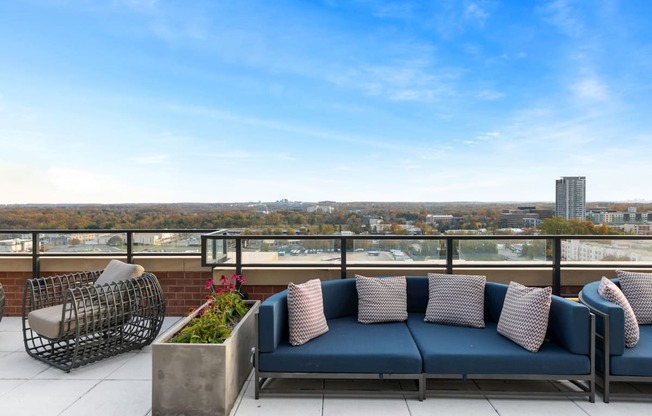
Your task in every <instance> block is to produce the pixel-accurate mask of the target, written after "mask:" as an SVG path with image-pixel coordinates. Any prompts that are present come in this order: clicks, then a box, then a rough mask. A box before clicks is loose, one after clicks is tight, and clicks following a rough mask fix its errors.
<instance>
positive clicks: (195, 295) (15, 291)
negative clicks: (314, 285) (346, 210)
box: [0, 271, 287, 316]
mask: <svg viewBox="0 0 652 416" xmlns="http://www.w3.org/2000/svg"><path fill="white" fill-rule="evenodd" d="M65 273H70V271H63V272H61V271H60V272H54V271H48V272H47V273H41V275H42V276H52V275H57V274H65ZM154 274H155V275H156V277H157V278H158V280H159V282H160V283H161V287H162V288H163V294H164V295H165V299H166V301H167V311H166V315H168V316H183V315H186V314H187V313H188V311H189V310H190V309H191V308H196V307H198V306H199V305H201V304H202V303H203V302H204V300H205V299H206V295H207V294H208V291H207V290H206V289H205V288H204V285H205V284H206V281H207V280H208V279H210V278H211V277H213V273H212V271H205V272H198V271H188V272H161V271H157V272H154ZM31 277H32V274H31V272H2V271H0V284H2V286H3V288H4V290H5V298H6V306H5V316H21V315H22V305H23V303H22V302H23V289H24V286H25V281H26V280H27V279H30V278H31ZM286 288H287V286H283V285H247V284H245V285H243V286H242V292H243V293H246V294H247V296H248V298H249V299H252V300H265V299H267V298H268V297H270V296H271V295H273V294H274V293H277V292H280V291H281V290H284V289H286Z"/></svg>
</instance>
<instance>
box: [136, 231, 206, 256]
mask: <svg viewBox="0 0 652 416" xmlns="http://www.w3.org/2000/svg"><path fill="white" fill-rule="evenodd" d="M132 243H133V252H134V253H135V254H138V253H197V254H199V253H201V233H192V232H189V233H183V232H167V231H164V230H161V231H158V232H138V233H134V234H133V236H132Z"/></svg>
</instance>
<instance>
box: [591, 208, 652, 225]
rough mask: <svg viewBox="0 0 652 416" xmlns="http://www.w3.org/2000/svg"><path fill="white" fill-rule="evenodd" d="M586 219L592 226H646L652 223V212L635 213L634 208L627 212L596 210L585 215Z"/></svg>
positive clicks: (628, 209)
mask: <svg viewBox="0 0 652 416" xmlns="http://www.w3.org/2000/svg"><path fill="white" fill-rule="evenodd" d="M586 218H587V219H588V220H590V221H592V222H593V223H594V224H608V225H611V224H647V223H650V222H652V212H637V211H636V207H629V208H627V212H624V211H613V210H608V209H606V208H596V209H592V210H590V211H588V212H587V213H586Z"/></svg>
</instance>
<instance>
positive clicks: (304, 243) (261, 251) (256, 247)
mask: <svg viewBox="0 0 652 416" xmlns="http://www.w3.org/2000/svg"><path fill="white" fill-rule="evenodd" d="M242 262H243V263H244V264H247V263H273V264H275V263H277V264H279V265H282V264H291V263H304V264H314V265H315V266H319V265H324V264H339V263H340V262H341V248H340V240H339V239H329V238H324V239H297V238H287V239H280V238H263V237H260V238H251V239H244V240H242Z"/></svg>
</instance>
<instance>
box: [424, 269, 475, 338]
mask: <svg viewBox="0 0 652 416" xmlns="http://www.w3.org/2000/svg"><path fill="white" fill-rule="evenodd" d="M486 281H487V278H486V277H485V276H474V275H452V274H436V273H428V292H429V294H428V307H427V308H426V315H425V318H424V321H426V322H436V323H442V324H449V325H460V326H470V327H474V328H484V327H485V324H484V287H485V283H486Z"/></svg>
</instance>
